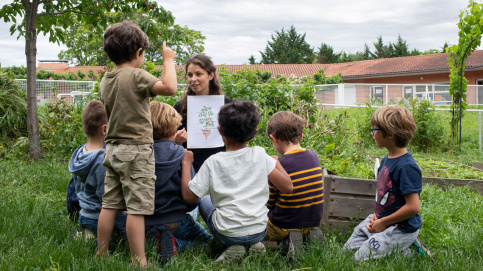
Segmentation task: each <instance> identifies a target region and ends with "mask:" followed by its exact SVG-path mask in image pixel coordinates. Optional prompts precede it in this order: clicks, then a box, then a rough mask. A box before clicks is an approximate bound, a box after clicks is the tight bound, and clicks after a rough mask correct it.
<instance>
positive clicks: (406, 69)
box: [54, 50, 483, 79]
mask: <svg viewBox="0 0 483 271" xmlns="http://www.w3.org/2000/svg"><path fill="white" fill-rule="evenodd" d="M448 55H449V54H448V53H440V54H432V55H418V56H407V57H396V58H381V59H374V60H364V61H355V62H347V63H333V64H255V65H217V69H218V70H220V69H222V68H224V69H227V70H229V71H231V72H236V71H239V70H243V69H246V68H248V69H250V70H254V69H258V70H260V71H261V72H264V71H270V72H271V73H272V77H275V76H276V75H278V74H280V75H283V76H286V77H290V76H295V77H302V76H305V75H308V76H312V75H313V74H314V73H316V72H317V71H319V70H320V69H324V72H325V75H326V76H332V75H335V74H337V73H339V72H340V73H341V74H342V78H347V79H348V78H358V77H374V76H383V75H385V76H387V75H397V74H412V73H413V74H419V73H428V72H449V66H448ZM155 68H156V69H161V68H162V66H161V65H156V66H155ZM175 68H176V70H177V71H184V67H183V66H182V65H176V67H175ZM478 68H483V50H477V51H474V52H473V53H472V54H471V55H470V56H469V57H468V59H467V61H466V69H467V70H468V69H478ZM78 70H81V71H82V72H84V73H85V74H86V75H87V74H88V72H89V70H93V71H94V73H95V74H96V75H97V74H98V73H99V72H100V71H102V70H104V67H102V66H77V67H69V68H67V69H64V70H56V71H54V72H55V73H68V72H69V71H71V72H73V73H75V74H77V71H78Z"/></svg>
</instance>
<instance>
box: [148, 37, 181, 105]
mask: <svg viewBox="0 0 483 271" xmlns="http://www.w3.org/2000/svg"><path fill="white" fill-rule="evenodd" d="M175 56H176V52H175V51H173V50H171V49H170V48H167V47H166V41H164V42H163V72H164V75H163V81H157V82H156V83H154V85H153V88H152V89H151V92H152V93H154V94H156V95H163V96H171V95H173V94H175V93H176V90H177V88H178V85H177V84H178V82H177V79H176V70H175V69H174V58H175Z"/></svg>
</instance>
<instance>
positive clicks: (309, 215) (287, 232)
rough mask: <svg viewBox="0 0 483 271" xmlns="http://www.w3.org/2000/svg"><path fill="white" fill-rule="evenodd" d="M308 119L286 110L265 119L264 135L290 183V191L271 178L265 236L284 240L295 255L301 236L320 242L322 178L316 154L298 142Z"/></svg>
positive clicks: (285, 244)
mask: <svg viewBox="0 0 483 271" xmlns="http://www.w3.org/2000/svg"><path fill="white" fill-rule="evenodd" d="M306 124H307V121H306V120H304V119H302V118H301V117H299V116H297V115H295V114H293V113H292V112H289V111H281V112H277V113H275V114H274V115H272V116H271V117H270V120H269V121H268V123H267V135H268V136H269V137H270V139H271V140H272V142H273V147H274V148H275V150H276V151H277V152H278V153H279V154H280V155H282V156H281V157H280V158H278V157H277V156H275V157H274V158H278V161H279V162H280V164H281V165H282V166H283V168H284V169H285V170H286V171H287V173H288V175H289V176H290V178H291V180H292V183H293V194H285V193H283V192H282V191H279V190H278V189H277V188H276V187H275V186H274V185H273V184H272V183H271V182H270V181H269V183H268V184H269V186H268V187H269V188H270V198H269V200H268V202H267V206H268V209H269V211H268V231H267V235H266V236H265V240H272V241H283V244H284V250H285V251H286V252H287V254H288V256H289V257H290V258H292V259H293V258H295V257H296V255H297V253H299V252H301V251H302V250H303V246H302V245H303V237H304V236H307V237H309V239H314V240H316V241H318V242H319V243H322V236H323V235H322V232H321V231H320V230H319V229H318V228H316V227H319V226H320V221H321V219H322V213H323V204H324V182H323V177H322V168H321V166H320V161H319V158H318V157H317V154H316V153H315V152H313V151H310V150H307V149H304V148H302V147H301V146H300V141H301V140H302V138H303V129H304V126H305V125H306Z"/></svg>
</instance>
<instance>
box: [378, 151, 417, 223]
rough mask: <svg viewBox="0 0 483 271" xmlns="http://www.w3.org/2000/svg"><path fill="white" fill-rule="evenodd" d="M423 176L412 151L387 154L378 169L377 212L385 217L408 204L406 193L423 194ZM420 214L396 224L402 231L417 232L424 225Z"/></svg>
mask: <svg viewBox="0 0 483 271" xmlns="http://www.w3.org/2000/svg"><path fill="white" fill-rule="evenodd" d="M422 183H423V178H422V175H421V170H420V169H419V167H418V165H417V164H416V161H414V158H413V156H412V155H411V153H409V152H407V153H406V154H404V155H401V156H399V157H397V158H392V159H390V158H388V157H387V156H385V157H384V158H383V159H382V161H381V165H380V167H379V170H378V175H377V195H376V206H375V214H376V216H377V218H383V217H386V216H389V215H391V214H393V213H395V212H396V211H397V210H399V209H400V208H401V207H402V206H403V205H405V204H406V199H405V198H404V195H406V194H410V193H418V195H420V194H421V190H422V185H423V184H422ZM422 223H423V222H422V220H421V216H420V215H419V214H417V215H415V216H413V217H410V218H409V219H407V220H404V221H400V222H398V223H397V224H396V226H397V227H398V229H399V230H401V231H402V232H415V231H417V230H418V229H419V228H420V227H421V225H422Z"/></svg>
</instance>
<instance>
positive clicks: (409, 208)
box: [372, 193, 420, 232]
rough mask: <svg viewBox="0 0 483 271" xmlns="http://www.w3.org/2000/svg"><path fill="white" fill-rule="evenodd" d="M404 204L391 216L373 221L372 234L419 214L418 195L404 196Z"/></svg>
mask: <svg viewBox="0 0 483 271" xmlns="http://www.w3.org/2000/svg"><path fill="white" fill-rule="evenodd" d="M404 198H405V199H406V204H404V205H403V206H402V207H401V208H400V209H399V210H397V211H396V212H395V213H393V214H392V215H389V216H386V217H383V218H381V219H377V218H376V219H375V220H374V222H373V223H372V232H382V231H384V230H385V229H386V228H387V227H388V226H389V225H393V224H396V223H398V222H401V221H404V220H406V219H409V218H410V217H412V216H415V215H416V214H418V213H419V208H420V207H419V195H418V193H409V194H406V195H404Z"/></svg>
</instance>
